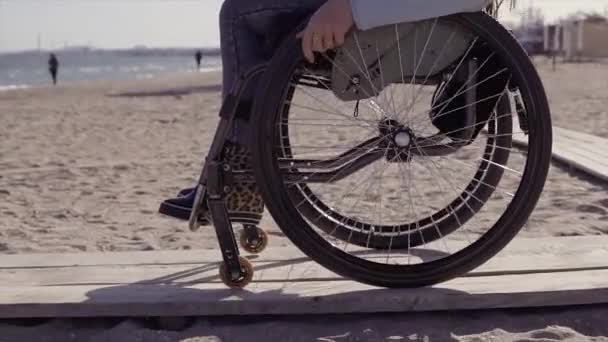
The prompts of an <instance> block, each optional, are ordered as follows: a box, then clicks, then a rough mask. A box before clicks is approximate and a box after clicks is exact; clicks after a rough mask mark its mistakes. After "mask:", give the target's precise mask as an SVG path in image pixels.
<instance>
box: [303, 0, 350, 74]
mask: <svg viewBox="0 0 608 342" xmlns="http://www.w3.org/2000/svg"><path fill="white" fill-rule="evenodd" d="M352 26H353V14H352V9H351V7H350V0H328V1H327V2H326V3H325V4H323V6H321V7H320V8H319V9H318V10H317V12H316V13H315V14H314V15H313V16H312V18H310V21H309V22H308V25H306V28H305V29H304V30H303V31H302V32H300V33H298V35H297V37H298V38H302V52H303V53H304V57H306V59H307V60H308V61H309V62H310V63H314V61H315V55H314V52H315V51H317V52H325V51H327V50H330V49H333V48H335V47H338V46H340V45H342V44H344V36H345V35H346V33H347V32H348V31H349V30H350V29H351V27H352Z"/></svg>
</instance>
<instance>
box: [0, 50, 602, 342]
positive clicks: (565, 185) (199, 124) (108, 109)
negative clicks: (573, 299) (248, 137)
mask: <svg viewBox="0 0 608 342" xmlns="http://www.w3.org/2000/svg"><path fill="white" fill-rule="evenodd" d="M536 63H537V67H538V68H539V70H540V73H541V77H542V79H543V82H544V84H545V87H546V90H547V93H548V96H549V99H550V105H551V109H552V114H553V123H554V125H555V126H559V127H563V128H567V129H572V130H577V131H581V132H586V133H590V134H595V135H598V136H602V137H608V91H607V89H608V67H607V66H606V65H603V64H593V63H584V64H559V65H558V66H557V71H551V66H550V64H549V62H548V61H545V60H537V61H536ZM220 92H221V74H220V73H219V72H206V73H179V74H170V75H163V76H159V77H156V78H152V79H145V80H130V81H96V82H89V83H87V82H81V83H72V84H66V85H60V86H57V87H34V88H31V89H16V90H8V91H3V92H0V113H1V115H0V141H1V142H2V143H1V144H0V217H1V219H0V253H10V254H15V253H17V254H24V253H67V252H98V251H104V252H105V251H107V252H112V251H144V250H186V249H215V248H217V242H216V240H215V232H214V230H213V229H212V228H210V227H209V228H204V227H203V228H202V229H201V230H200V231H199V232H195V233H193V232H190V231H189V230H188V227H187V223H185V222H180V221H176V220H172V219H168V218H165V217H161V216H160V215H158V214H157V209H158V205H159V203H160V201H161V200H162V199H164V198H167V197H172V196H174V195H175V194H176V193H177V191H179V190H180V189H181V188H184V187H189V186H192V185H193V184H194V183H195V181H196V179H197V178H198V174H199V172H200V169H201V166H202V162H203V157H204V155H205V153H206V152H207V148H208V145H209V143H210V142H211V139H212V137H213V133H214V130H215V127H216V125H217V122H218V117H217V113H218V111H219V108H220V99H221V93H220ZM600 148H601V147H600ZM604 148H605V147H604ZM261 227H263V228H264V229H265V230H267V231H268V232H269V233H270V235H271V244H272V246H286V245H289V244H290V242H289V241H288V240H287V239H286V238H284V236H283V234H282V233H281V232H280V230H279V229H278V227H277V226H276V224H275V223H274V222H273V221H272V218H271V217H270V215H268V214H266V215H265V217H264V221H263V222H262V224H261ZM603 234H608V184H606V183H602V182H600V181H598V180H596V179H593V178H591V177H589V176H586V175H584V174H583V173H581V172H578V171H575V170H572V169H570V168H568V167H565V166H564V165H560V164H553V165H552V168H551V170H550V173H549V177H548V179H547V183H546V185H545V190H544V193H543V196H542V198H541V200H540V201H539V203H538V205H537V208H536V210H535V212H534V213H533V214H532V216H531V218H530V220H529V222H528V224H526V226H525V227H524V229H523V230H522V232H521V233H520V236H524V237H543V236H575V235H603ZM601 311H602V310H601V309H597V310H596V311H593V312H595V313H594V315H596V316H594V317H596V318H597V317H599V316H597V315H600V314H599V313H597V312H601ZM495 315H496V316H492V317H494V318H493V319H494V321H493V320H491V318H490V316H488V317H485V318H483V319H482V321H483V322H485V323H484V324H480V325H473V324H472V323H470V322H468V321H462V322H461V323H462V324H469V325H468V326H471V327H473V326H474V327H477V328H479V329H478V330H475V329H472V330H470V329H469V330H467V329H464V330H458V329H456V330H450V331H458V333H455V335H456V336H460V337H452V338H455V340H458V341H486V340H487V341H537V340H538V341H554V340H560V341H579V340H581V338H582V337H581V336H582V335H577V333H576V332H571V331H570V330H569V329H570V328H572V329H575V330H577V331H578V332H580V333H582V334H587V335H590V334H593V335H603V336H608V329H606V328H605V327H603V326H600V325H601V324H600V321H601V319H600V318H597V319H596V321H594V322H596V323H597V324H595V323H594V324H592V325H591V326H590V329H586V328H585V327H586V325H585V324H583V323H580V324H578V325H577V324H576V323H575V322H574V319H575V317H576V313H570V314H568V313H563V314H562V316H563V317H562V316H560V317H562V318H560V319H562V320H561V321H560V320H559V319H557V318H556V319H555V320H551V319H547V320H537V321H534V322H535V323H534V324H524V323H522V322H525V320H517V319H515V318H513V319H500V318H497V317H503V316H501V315H506V314H504V313H495ZM549 316H551V315H549V314H547V317H549ZM404 317H405V316H404ZM425 317H426V318H416V319H417V320H419V321H420V324H426V325H424V328H416V327H415V326H413V325H405V326H403V327H402V329H403V330H402V331H401V332H400V330H399V329H396V328H395V329H393V330H391V331H390V333H391V334H394V336H401V337H402V339H397V338H395V339H393V340H395V341H400V340H405V341H407V340H412V341H416V340H420V341H423V340H425V339H423V336H427V339H426V340H431V341H445V340H446V339H444V338H447V337H445V336H447V335H441V336H439V335H433V333H432V331H431V330H432V329H431V328H429V327H432V325H433V324H435V323H433V320H432V319H431V318H430V317H427V316H425ZM513 317H515V316H513ZM503 318H504V317H503ZM566 318H567V319H566ZM365 319H366V320H367V321H366V322H369V320H370V319H371V318H369V317H367V318H365ZM403 319H404V320H406V319H407V318H403ZM480 319H481V318H480ZM348 322H349V323H348V324H350V325H347V324H346V323H344V324H345V325H343V326H340V324H339V323H336V324H337V325H334V326H333V327H334V328H335V329H329V328H328V329H325V330H323V329H320V328H318V329H317V330H316V331H318V332H319V333H318V336H312V335H314V333H311V334H308V335H306V334H304V335H301V336H300V338H299V339H298V338H296V337H295V336H294V337H293V339H287V338H285V339H281V341H288V340H289V341H310V340H315V338H323V337H324V336H329V335H330V334H333V333H334V332H336V335H340V333H342V334H343V333H344V331H347V330H348V331H351V335H348V336H345V337H336V338H334V339H330V338H329V337H328V338H327V339H316V340H318V341H385V340H387V341H388V340H390V339H388V337H389V335H386V334H385V333H384V332H385V330H386V329H385V328H382V327H383V326H385V325H386V323H381V322H380V323H379V322H376V323H373V324H372V323H370V324H371V325H370V326H373V328H370V329H371V330H370V331H372V333H373V334H375V335H373V336H372V335H369V336H367V335H365V334H366V332H365V329H364V328H361V329H358V328H357V329H358V330H353V329H352V328H348V327H352V326H361V327H363V326H364V325H361V324H360V322H359V323H357V322H356V320H350V321H348ZM467 322H468V323H467ZM493 322H494V323H493ZM486 323H487V324H486ZM560 323H561V324H562V325H568V326H569V327H570V328H563V327H553V328H549V329H545V328H547V327H548V326H552V325H560ZM3 324H5V323H0V330H2V331H7V332H9V331H10V332H11V334H8V335H5V336H0V341H18V340H19V341H23V340H24V338H25V340H27V338H26V337H24V336H29V335H27V334H28V331H29V332H30V333H31V332H32V331H33V330H34V329H33V328H17V327H16V326H15V325H11V324H9V323H6V324H8V325H6V324H5V325H3ZM209 324H210V323H209V322H206V323H205V322H202V323H201V322H199V323H197V324H196V325H195V326H194V327H193V328H191V330H190V331H194V332H196V333H195V334H194V333H193V334H194V335H193V334H191V335H192V336H186V335H188V334H184V333H181V335H180V334H178V333H175V334H172V333H156V332H154V330H153V329H150V328H149V327H146V326H142V325H139V324H136V323H133V322H132V321H123V322H121V323H118V324H117V325H114V326H111V327H97V328H96V329H98V330H95V329H92V330H91V329H89V330H90V334H89V332H82V331H84V330H86V329H84V328H83V329H84V330H82V329H80V328H78V329H75V330H74V331H75V334H76V335H74V336H76V337H74V338H73V339H72V340H75V341H76V340H77V341H81V340H83V341H84V340H86V341H89V340H90V341H106V340H107V341H123V339H121V337H120V336H124V334H127V335H128V334H129V333H133V334H136V333H141V334H142V335H141V336H145V337H141V339H140V340H142V341H174V340H177V341H188V342H194V341H217V340H221V341H246V340H247V339H246V338H245V337H243V338H239V339H233V338H227V339H221V336H229V334H227V332H226V331H228V330H230V329H228V328H226V329H224V330H222V329H223V328H217V327H220V326H221V324H219V325H217V326H210V325H209ZM252 324H253V323H252ZM265 324H266V325H265ZM273 324H274V325H273ZM277 324H279V325H280V322H279V323H276V322H274V323H255V324H254V326H255V327H257V328H256V329H258V330H260V331H263V330H264V329H266V328H269V327H272V328H273V329H274V328H276V327H277V326H278V325H277ZM290 324H292V325H290ZM298 324H299V325H298ZM374 324H375V325H374ZM383 324H384V325H383ZM437 324H438V323H437ZM493 324H494V326H493ZM69 326H70V325H69V324H68V323H66V322H59V323H58V322H50V323H49V322H45V323H43V325H42V326H39V327H38V328H40V329H43V330H42V331H49V332H52V333H57V334H59V332H58V331H65V330H66V329H68V331H69V329H71V328H69ZM290 326H291V327H292V328H293V329H308V328H309V327H310V326H307V325H305V324H302V323H289V322H288V323H286V325H285V327H290ZM347 326H348V327H347ZM440 326H441V327H442V329H454V328H453V326H450V325H449V324H443V325H441V324H440ZM307 327H308V328H307ZM336 327H339V328H336ZM216 328H217V329H216ZM588 328H589V327H588ZM79 329H80V330H79ZM99 329H101V330H99ZM104 329H105V330H104ZM206 329H207V330H206ZM213 329H215V330H213ZM281 329H286V328H281ZM349 329H350V330H349ZM417 329H418V330H417ZM424 329H426V330H424ZM494 329H503V330H506V331H507V332H500V331H494ZM522 329H523V330H522ZM535 329H542V331H541V333H538V334H540V335H539V336H540V337H534V336H528V335H520V334H516V333H523V332H525V331H531V330H535ZM602 329H603V330H602ZM89 330H86V331H89ZM423 330H424V331H423ZM515 330H516V331H515ZM104 331H105V332H104ZM205 331H210V332H215V333H216V334H217V335H218V336H219V337H209V336H211V335H206V333H205ZM313 331H314V330H313ZM81 332H82V333H83V334H85V335H78V334H80V333H81ZM125 332H126V333H125ZM380 332H382V333H380ZM282 333H283V335H280V336H283V337H285V336H289V331H287V330H285V331H283V332H282ZM372 333H369V334H372ZM20 334H23V335H20ZM87 334H89V335H87ZM197 334H198V336H207V337H200V339H195V338H197V337H196V336H195V335H197ZM243 334H245V332H244V329H243ZM323 334H326V335H323ZM414 334H417V335H416V337H415V338H414V337H413V336H414ZM471 334H473V335H474V336H469V335H471ZM488 334H493V335H492V336H495V337H496V336H500V339H499V338H498V337H496V338H495V339H488V338H487V336H489V335H488ZM543 334H545V335H543ZM11 336H14V338H13V337H11ZM78 336H80V337H78ZM243 336H246V335H243ZM332 336H333V335H332ZM366 336H367V337H366ZM390 336H393V335H390ZM429 336H430V337H429ZM484 336H485V337H484ZM543 336H545V337H543ZM547 336H549V337H547ZM178 338H179V339H178ZM484 338H485V339H484ZM533 338H538V339H533ZM543 338H545V339H543ZM65 340H66V341H67V340H70V339H65ZM135 340H137V339H124V341H135ZM258 340H259V339H258ZM268 340H269V341H271V340H272V341H274V340H275V339H271V338H270V337H269V339H268ZM582 340H590V339H582ZM49 341H50V340H49ZM594 341H608V339H606V338H603V339H597V340H594Z"/></svg>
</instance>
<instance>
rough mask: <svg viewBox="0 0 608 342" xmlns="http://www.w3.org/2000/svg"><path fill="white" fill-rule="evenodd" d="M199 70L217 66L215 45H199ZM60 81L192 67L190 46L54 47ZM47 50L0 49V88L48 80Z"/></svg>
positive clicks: (147, 74) (154, 74) (146, 75)
mask: <svg viewBox="0 0 608 342" xmlns="http://www.w3.org/2000/svg"><path fill="white" fill-rule="evenodd" d="M201 51H202V52H203V58H202V61H201V69H200V71H203V72H204V71H213V70H219V69H221V57H220V51H219V49H214V48H209V49H202V50H201ZM54 53H55V55H56V56H57V58H58V60H59V63H60V67H59V76H58V81H59V83H61V84H64V83H70V82H82V81H98V80H122V79H146V78H153V77H157V76H159V75H162V74H170V73H177V72H189V71H192V72H194V71H196V63H195V58H194V54H195V50H194V49H141V48H138V49H125V50H95V49H91V48H80V49H66V50H62V51H55V52H54ZM49 54H50V52H48V51H24V52H16V53H4V54H1V53H0V91H2V90H8V89H21V88H29V87H36V86H45V85H49V84H51V82H52V81H51V77H50V74H49V71H48V58H49Z"/></svg>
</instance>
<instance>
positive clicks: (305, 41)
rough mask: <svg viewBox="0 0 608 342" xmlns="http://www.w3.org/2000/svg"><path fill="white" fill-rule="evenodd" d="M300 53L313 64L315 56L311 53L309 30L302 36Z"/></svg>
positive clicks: (310, 34) (310, 33)
mask: <svg viewBox="0 0 608 342" xmlns="http://www.w3.org/2000/svg"><path fill="white" fill-rule="evenodd" d="M302 53H303V54H304V57H305V58H306V60H308V61H309V62H310V63H314V62H315V55H314V53H313V52H312V32H311V31H310V30H304V34H303V35H302Z"/></svg>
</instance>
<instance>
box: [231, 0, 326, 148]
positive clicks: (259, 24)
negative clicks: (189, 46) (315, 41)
mask: <svg viewBox="0 0 608 342" xmlns="http://www.w3.org/2000/svg"><path fill="white" fill-rule="evenodd" d="M325 1H326V0H227V1H224V4H223V6H222V9H221V12H220V40H221V51H222V68H223V83H222V84H223V86H222V97H225V96H226V95H227V94H228V93H229V92H231V91H233V90H234V87H235V86H236V80H237V79H238V77H239V76H241V75H242V74H244V73H246V72H247V71H248V70H250V69H252V68H253V67H255V66H256V65H259V64H261V63H264V62H266V61H268V60H270V58H272V55H273V53H274V50H275V49H276V48H277V46H278V44H280V42H281V40H282V39H283V38H284V37H285V36H287V35H288V34H289V33H291V31H292V30H294V23H298V22H301V21H303V20H305V19H306V18H307V17H308V16H310V15H311V14H312V12H313V11H314V10H316V9H317V8H318V7H320V6H321V5H322V4H323V3H324V2H325ZM255 82H256V80H254V81H253V82H252V84H251V86H250V87H248V89H247V90H246V91H245V94H244V96H243V97H242V99H241V108H239V113H238V118H237V120H236V122H235V125H234V130H233V134H232V136H231V140H233V141H234V142H238V143H240V144H247V141H248V136H249V126H248V124H247V122H248V121H249V115H250V108H251V104H252V102H253V96H254V95H255V94H254V91H255V89H256V86H255Z"/></svg>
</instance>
